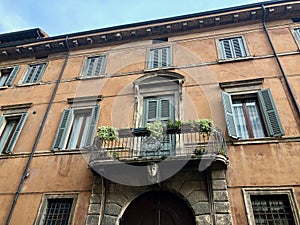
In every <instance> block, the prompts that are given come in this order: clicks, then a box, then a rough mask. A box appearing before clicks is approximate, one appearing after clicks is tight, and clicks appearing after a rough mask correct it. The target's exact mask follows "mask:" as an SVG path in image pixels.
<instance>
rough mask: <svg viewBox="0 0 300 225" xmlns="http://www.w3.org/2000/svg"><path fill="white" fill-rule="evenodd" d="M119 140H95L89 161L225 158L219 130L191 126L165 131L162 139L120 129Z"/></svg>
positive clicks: (142, 132)
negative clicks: (202, 129) (220, 156)
mask: <svg viewBox="0 0 300 225" xmlns="http://www.w3.org/2000/svg"><path fill="white" fill-rule="evenodd" d="M118 133H119V139H118V140H114V141H108V142H102V141H101V140H100V138H99V137H96V138H95V140H94V143H93V146H92V150H91V155H90V162H91V163H92V162H94V161H104V160H119V161H138V160H147V159H157V158H161V159H164V158H166V157H174V158H176V157H188V158H201V157H203V156H204V155H208V156H215V155H222V156H224V157H225V158H227V147H226V141H225V138H224V134H223V132H222V131H221V130H220V129H214V130H213V131H212V132H210V133H201V132H199V130H197V129H195V128H193V127H192V126H189V125H186V126H183V127H182V129H181V130H179V131H175V132H172V131H170V130H164V132H163V134H162V136H161V137H153V136H152V135H151V134H149V133H148V132H145V131H143V130H141V129H140V130H139V129H134V130H132V129H121V130H119V131H118Z"/></svg>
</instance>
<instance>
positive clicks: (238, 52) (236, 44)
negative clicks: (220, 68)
mask: <svg viewBox="0 0 300 225" xmlns="http://www.w3.org/2000/svg"><path fill="white" fill-rule="evenodd" d="M219 41H220V47H221V58H222V59H235V58H242V57H246V56H247V52H246V48H245V45H244V41H243V38H242V37H234V38H225V39H220V40H219Z"/></svg>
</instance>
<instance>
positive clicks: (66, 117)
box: [52, 109, 73, 150]
mask: <svg viewBox="0 0 300 225" xmlns="http://www.w3.org/2000/svg"><path fill="white" fill-rule="evenodd" d="M72 118H73V109H65V110H64V111H63V114H62V116H61V118H60V122H59V126H58V129H57V132H56V136H55V139H54V142H53V145H52V150H60V149H63V148H64V147H65V146H64V145H65V142H66V137H67V135H68V132H69V128H70V125H71V122H72Z"/></svg>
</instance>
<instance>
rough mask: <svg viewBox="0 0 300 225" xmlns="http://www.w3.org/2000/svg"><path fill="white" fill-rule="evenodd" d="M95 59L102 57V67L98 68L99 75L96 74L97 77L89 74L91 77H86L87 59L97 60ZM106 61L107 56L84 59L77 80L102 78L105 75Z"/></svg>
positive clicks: (93, 56)
mask: <svg viewBox="0 0 300 225" xmlns="http://www.w3.org/2000/svg"><path fill="white" fill-rule="evenodd" d="M97 57H102V58H103V59H102V60H103V61H102V66H101V68H100V74H98V75H95V74H91V75H89V76H87V74H86V71H87V67H88V62H89V59H91V58H97ZM107 59H108V55H107V54H101V55H92V56H87V57H85V59H84V63H83V66H82V68H81V72H80V77H79V78H80V79H89V78H97V77H104V76H105V75H106V73H105V71H106V64H107Z"/></svg>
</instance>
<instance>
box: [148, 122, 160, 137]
mask: <svg viewBox="0 0 300 225" xmlns="http://www.w3.org/2000/svg"><path fill="white" fill-rule="evenodd" d="M146 129H147V130H148V131H149V132H150V136H151V137H154V138H156V139H161V138H162V136H163V131H164V125H163V123H162V122H161V121H154V122H152V123H147V124H146Z"/></svg>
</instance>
